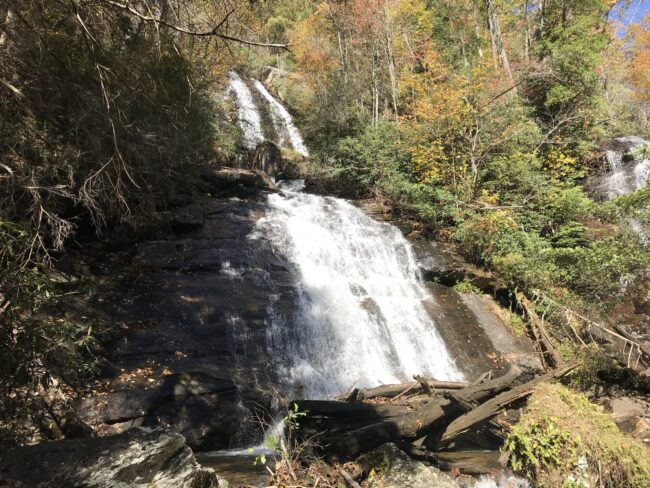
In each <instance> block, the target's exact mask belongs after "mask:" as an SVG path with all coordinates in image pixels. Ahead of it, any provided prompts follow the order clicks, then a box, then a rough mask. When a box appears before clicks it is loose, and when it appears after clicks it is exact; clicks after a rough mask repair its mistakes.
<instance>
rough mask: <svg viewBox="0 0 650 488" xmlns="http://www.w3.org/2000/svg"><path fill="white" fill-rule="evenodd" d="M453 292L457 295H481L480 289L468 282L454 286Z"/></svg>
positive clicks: (461, 282)
mask: <svg viewBox="0 0 650 488" xmlns="http://www.w3.org/2000/svg"><path fill="white" fill-rule="evenodd" d="M454 290H456V291H457V292H458V293H475V294H481V289H480V288H478V287H477V286H475V285H473V284H472V283H471V282H469V281H460V282H458V283H456V284H455V285H454Z"/></svg>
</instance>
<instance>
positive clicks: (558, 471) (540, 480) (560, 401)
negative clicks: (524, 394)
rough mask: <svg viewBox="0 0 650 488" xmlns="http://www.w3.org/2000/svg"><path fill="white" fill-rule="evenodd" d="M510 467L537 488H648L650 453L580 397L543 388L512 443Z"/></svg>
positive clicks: (560, 389) (557, 387) (533, 398)
mask: <svg viewBox="0 0 650 488" xmlns="http://www.w3.org/2000/svg"><path fill="white" fill-rule="evenodd" d="M505 449H507V450H508V451H510V465H511V467H512V468H513V470H514V471H516V472H517V473H519V474H522V475H525V476H527V477H528V478H530V479H531V480H532V481H533V482H534V483H535V485H536V486H542V487H555V486H585V485H586V486H602V487H612V488H613V487H638V488H641V487H646V486H648V485H649V484H650V452H649V450H648V448H647V447H646V446H644V445H643V444H642V443H640V442H638V441H636V440H634V439H632V438H630V437H628V436H626V435H625V434H623V433H622V432H620V431H619V430H618V428H617V427H616V424H615V423H614V421H613V420H612V418H611V416H610V415H608V414H606V413H604V412H603V411H602V409H601V407H599V406H597V405H594V404H593V403H591V402H589V400H588V399H587V398H586V397H585V396H584V395H582V394H580V393H575V392H573V391H571V390H569V389H568V388H566V387H564V386H560V385H551V384H543V385H541V386H540V387H538V388H537V389H536V391H535V392H534V393H533V395H532V396H531V397H530V399H529V401H528V405H527V407H526V410H525V412H524V415H523V417H522V419H521V421H520V422H519V424H518V425H516V426H515V427H514V428H513V429H512V431H511V432H510V434H509V436H508V439H507V440H506V444H505Z"/></svg>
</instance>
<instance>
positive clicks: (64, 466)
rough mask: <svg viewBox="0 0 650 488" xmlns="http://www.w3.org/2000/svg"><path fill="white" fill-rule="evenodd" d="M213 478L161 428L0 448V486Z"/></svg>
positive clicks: (120, 486)
mask: <svg viewBox="0 0 650 488" xmlns="http://www.w3.org/2000/svg"><path fill="white" fill-rule="evenodd" d="M218 483H219V480H218V478H217V475H216V473H215V472H214V470H213V469H211V468H205V467H202V466H200V465H199V464H198V462H197V461H196V459H195V458H194V454H193V453H192V450H191V449H190V448H189V447H188V446H187V444H186V443H185V439H184V438H183V436H182V435H180V434H176V433H172V432H170V431H167V430H163V429H156V430H146V429H132V430H130V431H128V432H125V433H123V434H120V435H115V436H110V437H101V438H99V437H96V438H90V439H73V440H66V441H56V442H48V443H41V444H36V445H33V446H26V447H19V448H16V449H10V450H0V486H9V487H27V486H33V487H39V488H49V487H52V488H54V487H61V486H79V487H82V486H83V487H97V488H104V487H106V488H109V487H111V488H133V487H143V488H144V487H150V486H155V487H156V488H217V487H218V486H219V484H218Z"/></svg>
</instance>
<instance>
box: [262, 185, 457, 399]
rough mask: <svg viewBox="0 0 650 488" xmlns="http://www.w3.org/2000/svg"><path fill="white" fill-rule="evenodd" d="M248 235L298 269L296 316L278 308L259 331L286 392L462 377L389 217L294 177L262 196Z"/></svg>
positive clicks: (319, 394)
mask: <svg viewBox="0 0 650 488" xmlns="http://www.w3.org/2000/svg"><path fill="white" fill-rule="evenodd" d="M251 238H264V239H268V240H269V241H270V242H272V243H273V245H274V246H275V248H276V249H277V250H278V252H281V253H283V254H284V255H285V256H287V257H288V258H289V261H290V262H291V263H293V264H294V265H295V267H296V272H297V273H298V275H299V282H300V299H299V301H300V310H299V313H298V316H297V318H296V319H294V320H297V322H298V323H297V324H287V323H286V317H283V316H280V315H278V316H276V317H275V319H274V321H273V323H272V324H271V327H270V328H269V333H268V347H269V348H270V349H271V350H272V351H273V355H274V356H275V357H278V358H281V361H280V364H282V365H283V367H284V371H285V373H284V374H285V376H286V380H287V384H288V385H290V386H291V387H292V388H293V389H294V392H295V394H298V395H300V396H302V397H305V398H331V397H332V396H334V395H338V394H341V393H342V392H344V391H346V390H347V389H348V388H349V387H350V386H352V385H356V386H359V387H363V386H376V385H380V384H387V383H399V382H405V381H409V380H411V378H412V377H413V375H416V374H422V375H426V376H430V377H434V378H437V379H441V380H461V379H463V374H462V373H461V372H460V370H459V369H458V368H457V367H456V365H455V364H454V361H453V359H452V358H451V357H450V355H449V353H448V352H447V350H446V348H445V345H444V343H443V341H442V339H441V338H440V335H439V334H438V332H437V330H436V324H435V323H434V321H433V319H432V318H431V317H430V316H429V314H428V313H427V311H426V310H425V308H424V306H423V303H422V302H423V300H425V299H427V298H429V299H430V298H431V297H430V295H429V294H428V293H427V291H426V290H425V288H424V287H423V285H422V283H421V280H420V276H419V273H418V268H417V265H416V262H415V258H414V255H413V251H412V249H411V246H410V244H409V243H408V241H407V240H406V239H405V238H404V236H403V235H402V233H401V232H400V231H399V229H397V228H396V227H395V226H393V225H390V224H385V223H379V222H376V221H375V220H373V219H372V218H370V217H368V216H367V215H366V214H364V213H363V212H362V211H361V210H360V209H359V208H357V207H355V206H354V205H352V204H351V203H349V202H347V201H345V200H341V199H338V198H332V197H322V196H318V195H311V194H307V193H302V192H300V191H299V187H297V186H296V183H295V182H294V183H293V184H292V185H285V186H284V188H283V190H282V193H281V194H274V195H270V196H269V197H268V210H267V213H266V217H265V218H263V219H261V220H260V221H259V222H258V228H257V232H256V233H255V234H254V235H253V236H251Z"/></svg>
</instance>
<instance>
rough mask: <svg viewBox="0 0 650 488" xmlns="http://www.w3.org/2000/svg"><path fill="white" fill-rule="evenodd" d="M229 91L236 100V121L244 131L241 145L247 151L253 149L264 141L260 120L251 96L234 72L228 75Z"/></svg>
mask: <svg viewBox="0 0 650 488" xmlns="http://www.w3.org/2000/svg"><path fill="white" fill-rule="evenodd" d="M228 79H229V80H230V81H229V90H230V92H232V93H234V94H235V97H236V98H237V107H238V112H237V120H238V122H239V126H240V127H241V128H242V130H243V131H244V139H243V143H244V146H246V147H247V148H249V149H255V147H256V146H257V145H258V144H259V143H260V142H263V141H264V132H263V131H262V119H261V117H260V113H259V111H258V109H257V106H256V105H255V101H254V100H253V94H252V93H251V91H250V90H249V89H248V86H246V83H244V81H243V80H242V79H241V78H240V76H239V75H238V74H237V73H235V72H234V71H230V72H229V73H228Z"/></svg>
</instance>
